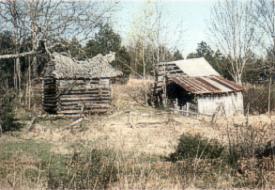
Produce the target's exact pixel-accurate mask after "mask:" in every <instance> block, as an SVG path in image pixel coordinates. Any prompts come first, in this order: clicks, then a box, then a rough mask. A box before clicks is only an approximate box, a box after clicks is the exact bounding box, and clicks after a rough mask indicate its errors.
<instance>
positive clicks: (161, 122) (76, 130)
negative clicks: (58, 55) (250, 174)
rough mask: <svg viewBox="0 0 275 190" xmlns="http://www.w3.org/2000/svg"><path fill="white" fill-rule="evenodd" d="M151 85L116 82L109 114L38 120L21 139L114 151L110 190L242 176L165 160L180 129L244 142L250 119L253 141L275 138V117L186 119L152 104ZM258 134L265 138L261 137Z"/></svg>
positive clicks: (221, 183)
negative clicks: (185, 168)
mask: <svg viewBox="0 0 275 190" xmlns="http://www.w3.org/2000/svg"><path fill="white" fill-rule="evenodd" d="M150 84H151V81H139V80H130V81H129V82H128V84H127V85H115V86H114V87H113V96H114V101H113V104H114V109H113V111H112V113H110V114H108V115H94V116H90V117H88V118H86V119H84V120H83V122H82V123H81V125H80V126H76V127H69V125H70V123H72V121H71V120H60V119H59V120H52V119H49V120H47V119H46V120H40V121H37V122H36V123H35V125H34V127H33V129H32V131H27V130H23V131H22V132H21V133H20V134H19V138H20V139H31V140H33V141H35V142H47V143H50V144H52V145H53V146H51V148H50V152H51V153H52V154H63V155H70V154H73V153H75V152H76V151H80V149H82V148H84V149H85V148H88V149H92V148H95V149H100V150H105V149H111V150H113V151H114V152H115V153H116V155H117V156H116V157H117V158H116V167H117V169H118V181H117V182H115V183H112V184H110V185H109V189H186V188H187V189H195V188H218V189H230V188H233V187H234V186H235V185H236V179H238V178H240V177H239V176H235V174H234V175H232V173H230V171H231V170H229V169H224V171H223V170H220V169H217V170H214V169H216V166H215V167H214V166H211V164H209V163H204V164H205V165H207V166H209V167H210V168H207V167H206V166H205V165H200V162H197V161H195V162H192V163H191V166H192V167H193V166H195V165H193V164H197V167H198V168H200V170H202V172H205V173H203V174H201V175H198V174H197V173H196V171H195V172H193V173H191V174H190V175H189V174H188V175H187V176H188V177H187V176H186V175H185V174H184V175H183V174H182V171H179V168H181V167H179V165H177V163H171V162H167V161H165V159H164V157H167V156H168V155H169V154H170V153H173V152H174V151H175V149H176V147H177V145H178V142H179V138H180V136H181V135H182V134H190V135H195V134H200V135H201V136H203V137H206V138H208V139H217V140H218V141H219V142H221V143H222V144H224V145H227V144H228V139H229V137H230V139H231V140H234V141H236V140H239V141H240V142H242V141H246V139H245V138H244V139H241V138H240V137H241V135H242V134H241V133H240V128H241V127H240V126H242V125H243V126H247V122H248V124H250V125H251V126H252V127H253V130H255V132H256V134H259V135H258V136H255V138H258V139H257V140H255V143H259V142H260V141H261V143H264V142H267V141H268V140H270V139H272V138H274V130H273V128H272V123H274V120H275V116H272V117H271V118H269V117H267V116H266V115H258V116H250V117H249V120H248V121H247V118H246V117H244V116H241V115H239V116H234V117H231V118H224V117H220V118H218V119H217V121H216V122H215V123H211V118H207V117H200V118H188V117H183V116H181V115H177V114H171V113H167V112H165V111H162V110H156V109H153V108H151V107H148V106H146V99H145V98H144V97H145V95H146V94H147V93H148V92H149V86H150ZM237 134H238V135H237ZM260 135H263V137H264V138H260V139H259V137H260ZM211 167H212V168H211ZM203 168H205V169H203ZM217 168H220V166H217ZM209 171H210V172H211V174H209ZM207 172H208V173H207ZM215 172H217V173H215ZM266 175H270V173H266ZM241 179H243V178H241ZM210 181H213V182H212V183H209V182H210ZM272 184H273V185H274V183H270V184H269V185H271V186H272ZM240 186H241V185H240ZM244 186H245V185H244ZM0 189H1V188H0Z"/></svg>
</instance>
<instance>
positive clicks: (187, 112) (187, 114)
mask: <svg viewBox="0 0 275 190" xmlns="http://www.w3.org/2000/svg"><path fill="white" fill-rule="evenodd" d="M189 106H190V104H189V102H187V103H186V116H189Z"/></svg>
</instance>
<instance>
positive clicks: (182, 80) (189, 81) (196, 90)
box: [168, 76, 243, 94]
mask: <svg viewBox="0 0 275 190" xmlns="http://www.w3.org/2000/svg"><path fill="white" fill-rule="evenodd" d="M168 82H169V83H173V82H174V83H176V84H177V85H179V86H181V87H182V88H184V89H185V90H186V91H188V92H190V93H192V94H221V93H228V92H241V91H243V87H242V86H240V85H238V84H236V83H234V82H232V81H229V80H226V79H224V78H222V77H220V76H203V77H187V76H178V77H171V78H169V81H168Z"/></svg>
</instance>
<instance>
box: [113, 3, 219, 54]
mask: <svg viewBox="0 0 275 190" xmlns="http://www.w3.org/2000/svg"><path fill="white" fill-rule="evenodd" d="M214 1H215V0H177V1H175V0H174V1H168V0H166V1H161V7H162V12H163V17H164V19H165V22H166V23H168V25H169V27H168V29H167V30H168V31H167V34H166V35H168V36H169V40H168V41H169V43H170V44H169V46H171V47H173V46H177V48H178V49H180V50H181V52H182V53H183V54H184V55H185V56H186V55H187V54H188V53H190V52H193V51H195V49H196V47H197V44H198V43H199V42H201V41H202V40H203V41H206V42H209V41H210V40H209V32H208V31H209V30H208V25H209V24H208V23H209V17H210V12H211V7H212V5H213V3H214ZM144 2H145V1H144V0H136V1H126V0H124V1H122V2H120V4H119V9H118V11H117V12H116V15H115V19H114V20H113V21H114V28H115V30H116V31H117V32H119V33H120V35H121V36H122V39H123V41H124V43H127V39H128V35H129V30H131V27H132V25H133V24H132V23H133V20H134V19H135V18H136V15H138V14H139V13H140V12H141V11H142V8H143V6H144ZM179 33H181V35H180V36H181V38H180V39H178V37H179V35H178V34H179ZM207 33H208V35H207ZM213 48H214V47H213Z"/></svg>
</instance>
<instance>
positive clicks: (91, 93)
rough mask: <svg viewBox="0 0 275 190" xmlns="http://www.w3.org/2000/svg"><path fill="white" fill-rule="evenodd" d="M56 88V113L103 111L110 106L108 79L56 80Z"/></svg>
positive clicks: (73, 113) (78, 113)
mask: <svg viewBox="0 0 275 190" xmlns="http://www.w3.org/2000/svg"><path fill="white" fill-rule="evenodd" d="M57 89H58V92H57V105H56V106H57V114H58V115H64V116H81V115H82V114H94V113H105V112H107V111H108V109H109V108H110V104H111V87H110V81H109V79H93V80H58V81H57Z"/></svg>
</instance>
